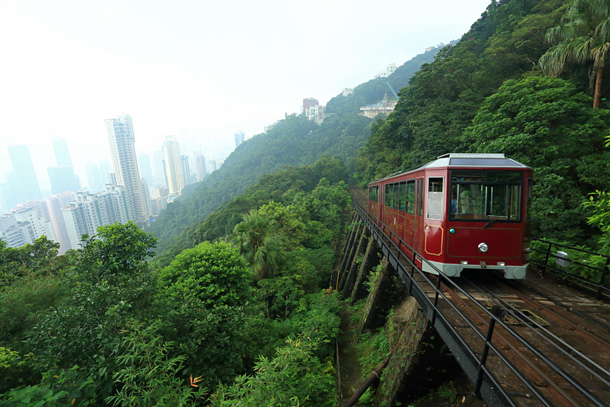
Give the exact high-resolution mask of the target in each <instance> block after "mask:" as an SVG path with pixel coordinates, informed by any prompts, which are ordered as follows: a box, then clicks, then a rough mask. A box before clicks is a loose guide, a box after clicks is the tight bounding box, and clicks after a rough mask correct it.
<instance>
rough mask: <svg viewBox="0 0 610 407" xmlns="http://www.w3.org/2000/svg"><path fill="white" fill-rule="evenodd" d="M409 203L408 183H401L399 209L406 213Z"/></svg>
mask: <svg viewBox="0 0 610 407" xmlns="http://www.w3.org/2000/svg"><path fill="white" fill-rule="evenodd" d="M406 202H407V183H406V182H404V181H403V182H401V183H400V185H399V194H398V209H400V210H401V211H403V212H404V211H405V209H406V207H405V205H406Z"/></svg>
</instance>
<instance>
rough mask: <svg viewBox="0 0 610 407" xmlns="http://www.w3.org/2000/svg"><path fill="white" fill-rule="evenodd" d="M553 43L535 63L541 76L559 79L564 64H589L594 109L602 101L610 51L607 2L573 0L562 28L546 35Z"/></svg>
mask: <svg viewBox="0 0 610 407" xmlns="http://www.w3.org/2000/svg"><path fill="white" fill-rule="evenodd" d="M546 37H547V41H549V42H551V43H556V45H555V46H553V47H551V48H550V49H549V50H548V51H547V52H546V53H545V54H544V55H543V56H542V57H540V60H539V61H538V64H539V66H540V68H541V69H542V71H543V72H545V73H547V74H550V75H555V76H556V75H559V74H561V73H562V72H563V69H564V67H565V65H566V64H592V65H593V66H592V72H591V75H592V76H593V75H594V76H595V91H594V96H593V108H598V107H599V106H600V105H601V100H602V84H603V78H604V71H605V68H606V61H607V59H608V51H609V50H610V1H608V0H574V1H573V2H572V4H571V5H570V7H569V8H568V11H567V13H566V15H565V16H564V17H563V24H562V25H560V26H558V27H554V28H551V29H550V30H549V31H548V32H547V36H546Z"/></svg>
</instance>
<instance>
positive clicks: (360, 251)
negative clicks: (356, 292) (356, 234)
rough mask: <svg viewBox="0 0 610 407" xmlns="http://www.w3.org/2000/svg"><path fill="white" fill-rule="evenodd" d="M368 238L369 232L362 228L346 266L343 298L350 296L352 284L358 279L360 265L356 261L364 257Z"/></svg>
mask: <svg viewBox="0 0 610 407" xmlns="http://www.w3.org/2000/svg"><path fill="white" fill-rule="evenodd" d="M363 226H364V225H363ZM370 236H371V232H370V231H369V230H368V228H367V227H366V226H364V228H363V229H362V233H361V234H360V239H358V244H357V245H356V248H355V250H354V254H353V256H352V260H351V263H350V264H349V265H348V266H349V267H347V272H346V273H347V274H346V277H345V285H344V286H343V289H342V296H343V298H347V297H350V296H351V295H352V290H353V288H354V283H355V282H356V278H357V277H358V270H360V267H359V266H360V264H361V263H360V262H359V261H358V259H359V258H360V256H363V255H364V251H365V249H366V247H367V246H368V242H369V239H370ZM361 260H362V259H361Z"/></svg>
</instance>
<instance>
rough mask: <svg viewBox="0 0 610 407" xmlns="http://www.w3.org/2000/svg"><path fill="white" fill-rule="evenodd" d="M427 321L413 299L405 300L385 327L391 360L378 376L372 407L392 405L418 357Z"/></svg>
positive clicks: (394, 403)
mask: <svg viewBox="0 0 610 407" xmlns="http://www.w3.org/2000/svg"><path fill="white" fill-rule="evenodd" d="M427 327H428V319H427V318H426V315H425V314H424V313H423V312H422V311H420V310H419V305H418V304H417V301H416V300H415V298H413V297H407V298H406V299H405V300H404V301H403V303H402V304H400V306H398V307H396V308H395V309H394V314H393V315H392V317H391V318H390V319H389V320H388V322H387V324H386V330H385V331H386V333H387V335H388V343H389V345H390V351H391V352H392V358H391V359H390V363H389V364H388V366H387V367H386V368H385V370H384V371H383V373H382V375H381V380H380V383H379V387H378V388H377V391H376V396H375V406H376V407H385V406H393V405H396V396H397V394H398V393H399V392H400V391H401V390H402V388H403V387H404V386H405V385H406V383H405V382H406V381H408V380H409V378H408V376H407V372H408V371H409V370H410V369H411V368H412V366H413V364H414V362H415V361H416V360H417V356H418V355H419V354H420V344H421V343H422V338H424V334H425V333H426V332H427Z"/></svg>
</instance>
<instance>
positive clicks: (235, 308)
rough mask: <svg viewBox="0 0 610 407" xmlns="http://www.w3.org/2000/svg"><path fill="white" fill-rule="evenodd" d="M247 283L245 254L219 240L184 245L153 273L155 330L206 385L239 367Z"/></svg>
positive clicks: (247, 296) (211, 384) (243, 348)
mask: <svg viewBox="0 0 610 407" xmlns="http://www.w3.org/2000/svg"><path fill="white" fill-rule="evenodd" d="M249 282H250V275H249V273H248V270H247V267H246V263H245V261H244V259H243V258H242V257H241V256H239V254H238V253H237V252H236V250H234V249H233V248H232V247H230V246H229V245H228V244H227V243H224V242H217V243H214V244H212V243H209V242H204V243H201V244H200V245H198V246H196V247H194V248H193V249H188V250H185V251H184V252H182V253H181V254H180V255H179V256H177V257H176V259H175V260H174V261H173V262H172V263H171V264H170V265H169V266H168V267H166V268H164V269H163V270H161V271H159V272H158V286H159V293H158V296H157V302H156V304H157V306H156V308H157V310H158V312H159V314H160V321H159V324H160V328H159V330H160V333H161V334H162V335H163V337H164V339H165V340H166V341H171V342H175V343H176V344H178V346H177V347H176V349H175V350H172V351H171V352H170V355H171V356H172V357H180V358H184V362H185V368H184V372H187V373H189V374H191V375H193V376H200V375H203V379H202V383H201V384H202V386H204V387H207V388H208V389H213V388H214V387H215V386H216V385H217V384H218V382H220V381H227V380H231V379H232V378H233V377H234V376H235V374H237V373H239V372H242V371H243V370H244V366H243V355H244V353H245V346H246V345H245V344H246V341H247V339H246V334H247V331H246V330H244V326H245V325H246V314H245V310H244V309H243V308H242V307H241V306H243V305H245V304H246V303H247V302H248V301H249V299H250V295H249V286H248V284H249Z"/></svg>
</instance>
